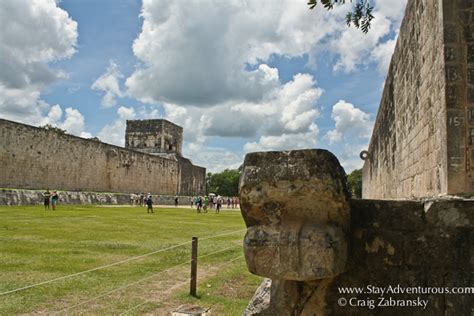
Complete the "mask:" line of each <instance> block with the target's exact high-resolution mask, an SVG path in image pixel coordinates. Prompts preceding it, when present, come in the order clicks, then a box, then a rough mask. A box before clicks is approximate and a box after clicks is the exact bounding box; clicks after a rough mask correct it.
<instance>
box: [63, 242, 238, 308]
mask: <svg viewBox="0 0 474 316" xmlns="http://www.w3.org/2000/svg"><path fill="white" fill-rule="evenodd" d="M236 247H238V246H231V247H227V248H224V249H221V250H218V251H215V252H213V253H210V254H206V255H203V256H200V257H198V259H200V258H204V257H208V256H210V255H214V254H216V253H219V252H224V251H226V250H228V249H230V248H236ZM192 261H193V260H188V261H185V262H182V263H179V264H177V265H174V266H172V267H170V268H167V269H165V270H162V271H160V272H157V273H155V274H152V275H150V276H147V277H145V278H143V279H140V280H137V281H134V282H132V283H128V284H125V285H123V286H120V287H118V288H115V289H113V290H110V291H108V292H105V293H103V294H100V295H98V296H95V297H93V298H91V299H88V300H86V301H83V302H81V303H78V304H75V305H72V306H70V307H67V308H65V309H62V310H60V311H59V312H56V313H54V314H55V315H57V314H60V313H62V312H65V311H68V310H70V309H73V308H75V307H78V306H81V305H84V304H87V303H89V302H92V301H95V300H96V299H99V298H101V297H104V296H107V295H110V294H113V293H115V292H118V291H120V290H123V289H125V288H127V287H130V286H132V285H135V284H138V283H140V282H143V281H145V280H148V279H151V278H153V277H155V276H157V275H160V274H162V273H164V272H167V271H169V270H172V269H174V268H177V267H179V266H182V265H185V264H188V263H191V262H192Z"/></svg>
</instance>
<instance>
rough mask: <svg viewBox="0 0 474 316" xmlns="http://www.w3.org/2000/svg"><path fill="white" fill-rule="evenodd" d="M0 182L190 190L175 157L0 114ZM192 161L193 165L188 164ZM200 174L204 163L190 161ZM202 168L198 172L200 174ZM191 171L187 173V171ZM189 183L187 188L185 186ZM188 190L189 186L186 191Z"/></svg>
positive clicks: (67, 187)
mask: <svg viewBox="0 0 474 316" xmlns="http://www.w3.org/2000/svg"><path fill="white" fill-rule="evenodd" d="M0 165H1V166H2V168H0V187H3V188H38V189H45V188H50V189H51V190H53V189H59V190H71V191H75V190H78V189H79V190H81V191H100V192H150V193H152V194H154V195H156V194H164V195H175V194H180V195H188V194H189V195H191V194H193V193H195V192H202V190H201V189H200V188H199V187H194V188H190V187H187V188H185V189H187V190H188V191H186V190H182V191H178V190H179V185H178V184H179V182H180V177H181V175H180V171H179V170H180V165H179V161H177V160H171V159H165V158H161V157H157V156H153V155H149V154H145V153H141V152H137V151H133V150H128V149H124V148H121V147H117V146H113V145H109V144H105V143H101V142H97V141H92V140H87V139H83V138H79V137H75V136H71V135H61V134H58V133H55V132H51V131H46V130H44V129H40V128H36V127H32V126H28V125H24V124H19V123H15V122H11V121H7V120H0ZM193 167H194V166H193ZM194 172H195V173H196V174H198V175H199V176H200V178H199V179H196V181H195V183H196V184H201V186H202V183H204V182H199V181H200V179H204V177H205V169H204V168H200V167H196V170H194ZM201 173H202V175H201ZM191 177H192V176H191ZM190 189H192V190H190ZM190 191H193V192H190Z"/></svg>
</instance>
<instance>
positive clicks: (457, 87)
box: [443, 0, 474, 195]
mask: <svg viewBox="0 0 474 316" xmlns="http://www.w3.org/2000/svg"><path fill="white" fill-rule="evenodd" d="M443 22H444V42H445V55H444V60H445V63H446V81H447V87H446V108H447V139H448V142H447V156H448V193H449V194H459V195H461V194H467V195H474V2H473V1H468V0H463V1H461V0H457V1H453V0H444V1H443Z"/></svg>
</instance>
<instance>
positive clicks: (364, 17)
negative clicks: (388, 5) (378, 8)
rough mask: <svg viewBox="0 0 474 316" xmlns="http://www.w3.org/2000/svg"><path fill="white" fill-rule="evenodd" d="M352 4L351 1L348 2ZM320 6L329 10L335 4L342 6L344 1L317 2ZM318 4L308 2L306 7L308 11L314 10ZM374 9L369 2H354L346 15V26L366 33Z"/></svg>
mask: <svg viewBox="0 0 474 316" xmlns="http://www.w3.org/2000/svg"><path fill="white" fill-rule="evenodd" d="M350 1H351V2H352V0H350ZM319 2H321V5H322V6H323V7H324V8H325V9H327V10H331V9H333V8H334V5H336V4H339V5H340V4H344V3H346V0H319ZM317 4H318V0H309V1H308V6H309V8H310V9H314V8H315V7H316V5H317ZM373 10H374V7H373V6H371V5H370V2H369V0H356V1H355V4H354V5H353V6H352V10H351V11H349V12H347V14H346V24H347V26H351V25H354V27H356V28H358V29H361V30H362V32H364V33H367V32H368V31H369V29H370V23H371V22H372V20H373V19H374V16H373V15H372V13H373Z"/></svg>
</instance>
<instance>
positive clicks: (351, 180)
mask: <svg viewBox="0 0 474 316" xmlns="http://www.w3.org/2000/svg"><path fill="white" fill-rule="evenodd" d="M347 185H348V186H349V191H350V192H351V195H352V197H353V198H359V199H360V198H362V169H355V170H354V171H352V172H351V173H350V174H349V175H348V176H347Z"/></svg>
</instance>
